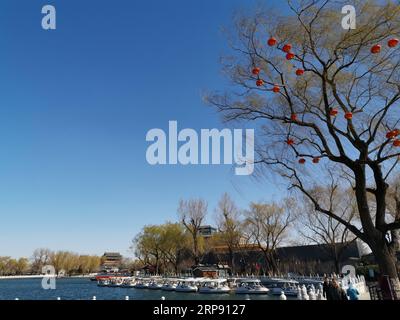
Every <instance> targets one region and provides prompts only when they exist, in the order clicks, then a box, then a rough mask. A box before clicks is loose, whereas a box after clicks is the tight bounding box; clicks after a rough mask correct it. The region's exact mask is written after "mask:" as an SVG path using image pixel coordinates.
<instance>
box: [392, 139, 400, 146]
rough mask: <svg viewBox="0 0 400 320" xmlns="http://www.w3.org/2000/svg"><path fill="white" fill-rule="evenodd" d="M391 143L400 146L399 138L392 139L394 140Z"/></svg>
mask: <svg viewBox="0 0 400 320" xmlns="http://www.w3.org/2000/svg"><path fill="white" fill-rule="evenodd" d="M393 145H394V146H395V147H400V140H399V139H396V140H394V141H393Z"/></svg>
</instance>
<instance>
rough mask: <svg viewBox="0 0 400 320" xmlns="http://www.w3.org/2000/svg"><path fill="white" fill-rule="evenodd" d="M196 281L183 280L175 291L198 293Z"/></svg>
mask: <svg viewBox="0 0 400 320" xmlns="http://www.w3.org/2000/svg"><path fill="white" fill-rule="evenodd" d="M196 282H197V280H196V279H183V280H181V281H179V282H178V284H177V286H176V288H175V291H176V292H197V290H198V287H197V285H196Z"/></svg>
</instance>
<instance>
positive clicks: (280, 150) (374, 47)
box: [208, 0, 400, 289]
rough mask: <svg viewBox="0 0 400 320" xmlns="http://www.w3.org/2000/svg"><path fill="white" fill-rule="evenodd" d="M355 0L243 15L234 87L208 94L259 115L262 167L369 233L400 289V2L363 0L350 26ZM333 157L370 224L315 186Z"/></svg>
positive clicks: (234, 109) (244, 115) (232, 68)
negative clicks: (329, 202) (393, 197)
mask: <svg viewBox="0 0 400 320" xmlns="http://www.w3.org/2000/svg"><path fill="white" fill-rule="evenodd" d="M345 4H347V1H344V0H343V1H342V0H338V1H331V0H325V1H319V0H305V1H289V2H288V6H289V7H290V9H291V12H292V14H291V15H289V16H280V15H279V14H278V13H275V14H271V11H268V10H259V11H258V12H256V13H255V14H254V15H251V16H248V17H239V18H238V19H237V20H236V30H237V36H235V37H234V38H233V39H232V42H231V43H232V47H233V49H234V52H233V55H232V56H230V57H229V58H227V59H225V60H224V66H225V71H226V73H227V74H228V75H229V77H230V79H231V81H232V82H233V84H234V90H232V91H231V92H230V93H229V92H228V93H226V94H218V93H217V94H212V95H209V97H208V101H209V102H210V103H211V104H212V105H214V106H215V107H216V108H217V110H219V111H220V112H221V113H222V114H223V115H224V119H225V120H226V121H233V120H244V121H247V122H248V121H252V122H254V126H256V127H257V128H258V132H259V134H258V137H257V139H256V140H257V141H256V143H257V159H255V163H256V164H259V165H260V166H258V168H259V169H260V170H261V169H262V168H263V167H264V168H265V167H268V168H270V169H272V170H274V171H275V172H278V173H279V174H280V175H281V176H282V177H284V178H286V179H287V181H288V182H289V183H290V187H291V188H292V189H293V190H297V191H299V192H301V193H303V194H304V195H305V196H306V197H307V198H308V199H309V200H310V201H311V202H312V203H313V205H314V207H315V209H316V210H317V211H319V212H320V213H321V214H325V215H327V216H329V217H331V218H332V219H334V220H336V221H338V222H340V223H341V224H343V225H344V226H345V227H346V228H347V229H348V230H350V231H351V232H352V233H353V234H354V235H355V236H356V237H358V238H360V239H361V240H362V241H364V242H365V243H367V244H368V245H369V247H370V248H371V250H372V252H373V254H374V256H375V258H376V260H377V262H378V264H379V267H380V271H381V273H382V274H385V275H388V276H389V277H390V278H391V279H392V281H393V282H394V284H395V287H396V289H399V288H400V282H399V277H398V273H397V270H396V259H395V252H396V251H395V250H396V247H397V243H396V242H393V241H392V239H393V238H394V237H393V236H390V235H391V234H392V235H393V234H394V233H395V232H396V230H397V229H399V228H400V220H399V218H398V217H397V218H395V219H393V220H392V221H388V220H387V201H386V196H387V190H388V188H389V182H390V181H389V180H390V177H391V176H393V174H394V172H395V171H396V170H397V163H398V161H399V156H400V152H399V149H398V148H399V146H400V140H399V138H398V135H399V134H400V131H399V130H398V129H397V128H396V127H397V126H398V124H399V122H400V113H399V112H398V108H399V106H398V102H399V99H400V85H399V80H400V61H399V57H400V50H399V46H398V40H397V38H396V36H398V35H400V19H399V18H400V7H399V6H398V5H397V4H395V3H394V2H389V1H388V2H385V3H381V2H376V1H357V29H356V30H344V29H343V28H342V26H341V19H342V18H343V16H342V15H341V8H342V7H343V6H344V5H345ZM271 35H273V36H274V37H275V39H273V38H270V37H271ZM268 38H270V39H269V40H270V41H268V43H267V40H268ZM269 45H270V46H269ZM323 162H324V163H326V164H327V165H328V166H336V167H340V170H341V171H343V172H345V173H346V175H347V177H346V179H342V181H340V182H341V183H340V184H341V187H343V188H344V187H345V186H344V185H345V184H346V183H348V182H350V183H351V187H352V188H354V191H355V196H356V201H357V209H358V214H359V218H360V226H357V225H354V224H353V223H349V222H348V221H346V220H345V219H343V218H342V217H340V216H338V215H337V214H336V213H335V212H333V211H332V210H330V209H329V208H327V207H325V206H324V204H322V203H320V202H319V199H316V198H315V196H314V195H313V194H312V193H311V192H310V191H311V190H312V189H313V188H314V185H315V183H316V181H321V180H323V179H325V178H326V171H325V169H324V168H319V166H318V164H319V163H323ZM309 163H310V164H309ZM311 166H312V169H310V167H311ZM368 194H371V195H372V196H373V197H374V199H375V203H376V206H375V208H372V207H371V206H370V203H369V201H368V196H367V195H368Z"/></svg>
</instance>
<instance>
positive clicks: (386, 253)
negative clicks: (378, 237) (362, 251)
mask: <svg viewBox="0 0 400 320" xmlns="http://www.w3.org/2000/svg"><path fill="white" fill-rule="evenodd" d="M371 249H372V253H373V254H374V256H375V259H376V262H377V264H378V266H379V271H380V275H381V277H384V276H387V277H388V278H389V279H390V282H391V286H392V291H390V290H389V289H388V288H387V287H385V286H382V290H383V295H384V299H387V300H390V299H393V298H395V299H400V281H399V274H398V273H397V265H396V262H397V258H396V254H395V252H393V251H392V250H390V248H388V245H387V243H385V242H384V243H383V245H382V244H381V245H378V246H374V247H373V248H371Z"/></svg>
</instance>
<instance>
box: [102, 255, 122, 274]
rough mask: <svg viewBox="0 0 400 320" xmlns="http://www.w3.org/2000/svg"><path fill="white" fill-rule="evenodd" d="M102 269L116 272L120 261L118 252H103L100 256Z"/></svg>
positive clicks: (120, 256)
mask: <svg viewBox="0 0 400 320" xmlns="http://www.w3.org/2000/svg"><path fill="white" fill-rule="evenodd" d="M101 261H102V269H103V270H104V271H114V272H118V270H119V267H120V266H121V263H122V255H121V254H120V253H119V252H105V253H104V254H103V256H102V257H101Z"/></svg>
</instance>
